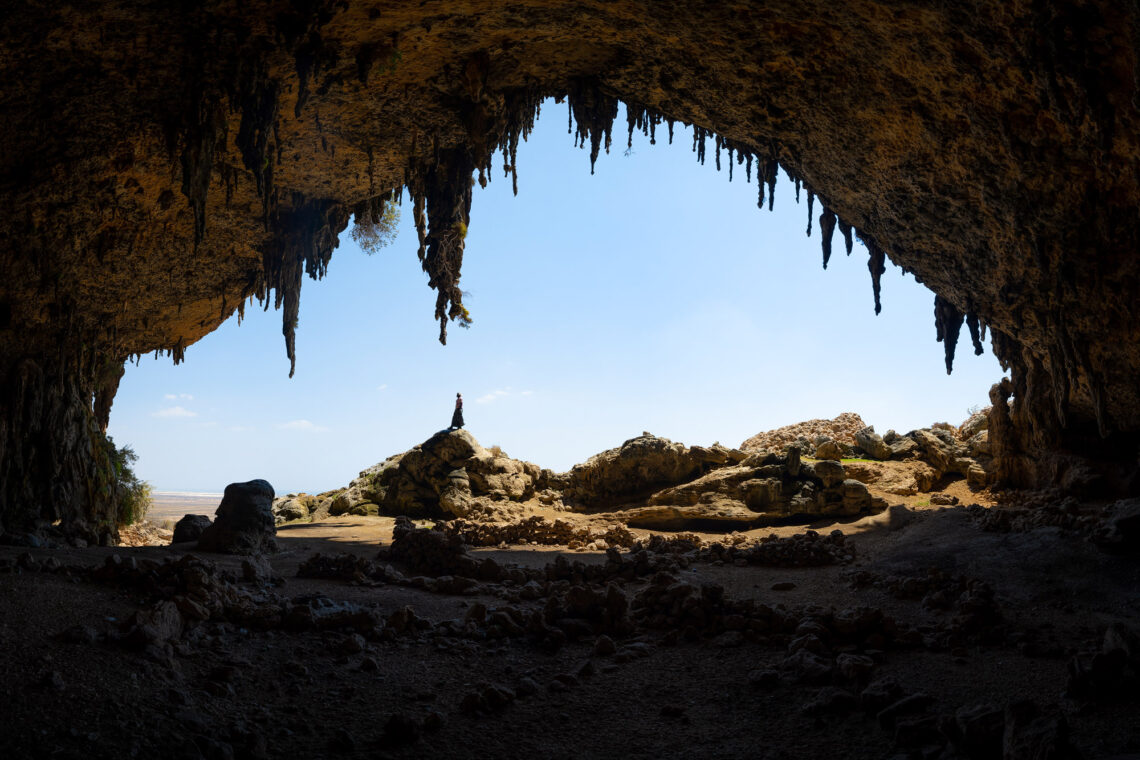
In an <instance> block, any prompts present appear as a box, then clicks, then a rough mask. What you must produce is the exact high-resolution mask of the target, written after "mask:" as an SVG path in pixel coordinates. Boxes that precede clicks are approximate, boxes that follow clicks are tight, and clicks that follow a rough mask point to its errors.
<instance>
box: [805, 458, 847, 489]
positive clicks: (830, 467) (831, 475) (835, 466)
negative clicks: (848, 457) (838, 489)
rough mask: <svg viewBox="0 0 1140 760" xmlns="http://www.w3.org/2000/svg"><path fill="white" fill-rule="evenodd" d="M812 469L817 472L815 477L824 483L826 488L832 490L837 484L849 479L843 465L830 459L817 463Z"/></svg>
mask: <svg viewBox="0 0 1140 760" xmlns="http://www.w3.org/2000/svg"><path fill="white" fill-rule="evenodd" d="M812 469H813V470H814V471H815V476H816V477H817V478H819V479H820V480H821V481H823V486H824V488H830V487H831V486H833V485H835V484H837V483H842V482H843V480H844V479H845V478H846V477H847V471H846V470H845V469H844V468H843V465H842V464H841V463H839V462H835V461H832V460H829V459H824V460H822V461H820V462H815V463H814V464H813V465H812Z"/></svg>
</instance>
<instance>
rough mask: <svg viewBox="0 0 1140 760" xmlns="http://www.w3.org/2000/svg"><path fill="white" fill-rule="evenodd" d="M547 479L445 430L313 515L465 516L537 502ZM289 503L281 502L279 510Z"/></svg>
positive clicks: (333, 496)
mask: <svg viewBox="0 0 1140 760" xmlns="http://www.w3.org/2000/svg"><path fill="white" fill-rule="evenodd" d="M544 477H545V476H544V474H543V471H542V470H541V469H539V468H538V467H537V466H536V465H533V464H531V463H530V462H522V461H519V460H516V459H511V458H510V457H507V456H505V455H503V454H501V453H496V451H492V450H489V449H485V448H483V446H481V445H480V444H479V442H478V441H477V440H475V437H474V436H473V435H471V433H469V432H468V431H466V430H462V429H460V430H442V431H440V432H438V433H436V434H435V435H433V436H432V437H430V438H428V439H427V440H426V441H424V442H423V443H421V444H420V445H418V446H415V447H413V448H412V449H410V450H408V451H406V452H404V453H402V454H397V455H395V456H391V457H389V458H388V459H385V460H384V461H383V462H381V463H379V464H377V465H375V466H373V467H370V468H368V469H366V470H363V471H362V472H361V473H360V475H359V476H358V477H357V478H356V479H355V480H353V481H352V482H351V483H350V484H349V485H348V487H347V488H345V489H342V490H340V491H336V492H332V493H330V494H328V495H326V496H325V498H324V499H322V500H320V501H319V502H318V504H317V505H316V507H314V508H313V509H312V516H313V517H314V518H315V519H319V518H320V517H322V516H325V515H333V516H336V515H342V514H356V515H367V514H386V515H407V516H409V517H417V518H421V517H465V516H467V515H469V514H471V513H472V512H473V511H476V512H481V511H485V510H486V509H487V508H488V507H491V506H493V505H494V504H496V503H501V502H511V501H514V502H520V501H525V500H527V499H530V498H532V497H534V496H535V495H536V492H535V487H536V484H538V483H540V482H542V481H543V479H544ZM285 504H286V503H285V502H281V501H279V503H278V505H277V507H276V509H277V510H279V511H280V510H283V509H284V508H285Z"/></svg>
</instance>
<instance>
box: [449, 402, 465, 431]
mask: <svg viewBox="0 0 1140 760" xmlns="http://www.w3.org/2000/svg"><path fill="white" fill-rule="evenodd" d="M461 427H463V396H461V395H459V394H458V393H456V394H455V411H454V412H452V414H451V429H452V430H454V429H456V428H461Z"/></svg>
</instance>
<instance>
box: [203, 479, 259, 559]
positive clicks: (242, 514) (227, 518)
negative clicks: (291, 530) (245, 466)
mask: <svg viewBox="0 0 1140 760" xmlns="http://www.w3.org/2000/svg"><path fill="white" fill-rule="evenodd" d="M214 515H215V520H214V522H213V524H212V525H210V527H208V528H206V529H205V530H204V531H203V532H202V535H201V537H200V538H199V539H198V548H199V549H200V550H202V551H213V552H221V553H223V554H259V553H262V552H274V551H277V541H276V539H275V536H276V535H277V528H276V526H275V524H274V520H273V486H271V485H269V483H268V482H266V481H264V480H250V481H248V482H246V483H230V484H229V485H228V486H226V490H225V493H224V494H223V496H222V503H221V504H219V505H218V509H217V511H216V512H215V513H214Z"/></svg>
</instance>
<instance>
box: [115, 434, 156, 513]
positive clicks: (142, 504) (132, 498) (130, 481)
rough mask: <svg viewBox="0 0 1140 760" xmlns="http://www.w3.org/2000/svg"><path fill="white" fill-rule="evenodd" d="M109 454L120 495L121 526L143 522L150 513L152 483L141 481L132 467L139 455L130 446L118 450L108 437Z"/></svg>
mask: <svg viewBox="0 0 1140 760" xmlns="http://www.w3.org/2000/svg"><path fill="white" fill-rule="evenodd" d="M106 440H107V454H108V455H109V458H110V464H111V468H112V470H113V475H114V483H115V487H116V489H117V490H118V492H119V494H120V498H121V501H120V505H121V506H120V509H119V525H120V526H123V525H134V524H135V523H137V522H141V521H142V520H143V519H144V518H145V517H146V514H147V512H149V511H150V507H151V503H152V501H153V499H152V495H153V492H152V488H151V485H150V483H148V482H146V481H145V480H140V479H139V477H138V475H136V474H135V471H134V469H132V467H131V465H133V464H134V463H135V462H137V461H138V455H137V454H135V451H134V449H132V448H131V447H130V446H123V447H122V448H117V447H116V446H115V442H114V441H113V440H111V437H110V436H107V439H106Z"/></svg>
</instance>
